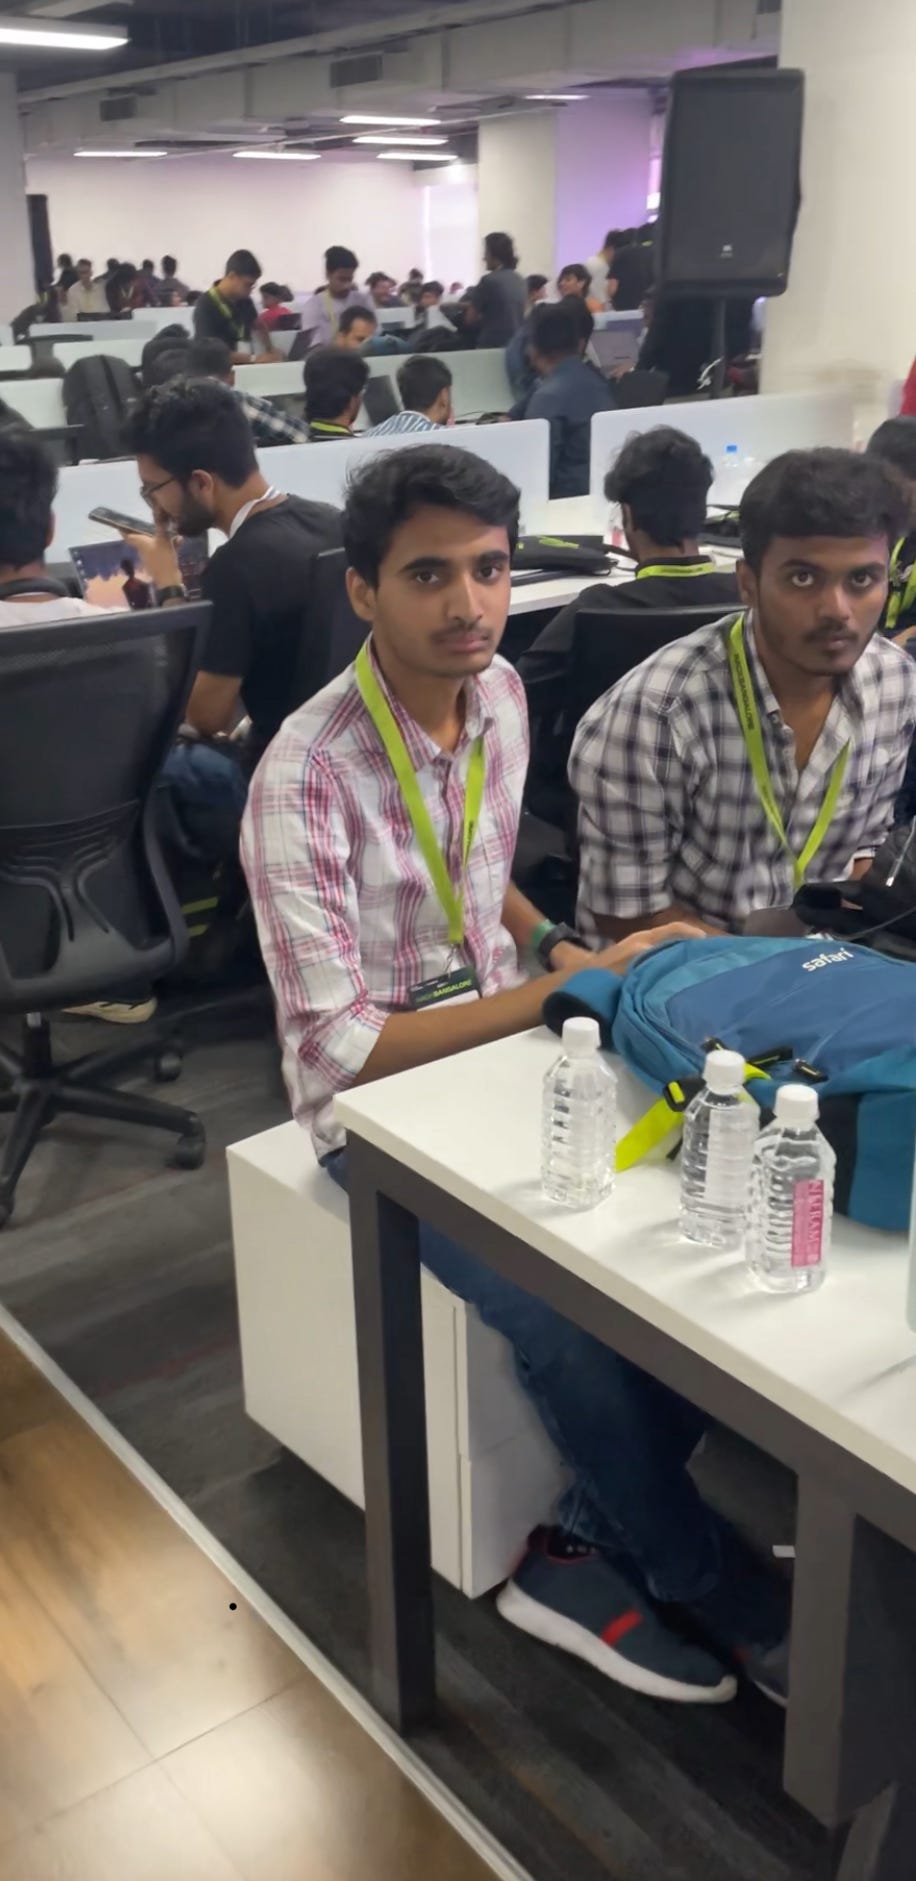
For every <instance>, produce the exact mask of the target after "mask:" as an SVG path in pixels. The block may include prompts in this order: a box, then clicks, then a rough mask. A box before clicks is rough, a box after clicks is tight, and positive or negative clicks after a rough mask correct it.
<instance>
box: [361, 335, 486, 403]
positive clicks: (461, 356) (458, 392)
mask: <svg viewBox="0 0 916 1881" xmlns="http://www.w3.org/2000/svg"><path fill="white" fill-rule="evenodd" d="M407 357H408V354H406V353H378V354H375V355H373V356H372V357H370V358H368V359H367V361H366V363H367V365H368V367H369V372H370V375H371V377H372V378H380V377H384V378H388V379H395V380H396V377H397V372H398V368H399V366H403V364H404V361H405V359H406V358H407ZM429 357H430V358H431V359H441V361H442V364H443V365H444V366H447V367H448V369H449V372H450V373H451V375H452V402H453V404H454V407H455V416H456V418H477V417H479V416H480V415H481V413H482V412H491V411H508V410H509V407H510V405H513V404H514V403H515V399H514V396H513V392H512V387H511V385H510V384H509V379H508V375H507V373H506V362H505V358H504V356H503V352H502V348H501V347H493V348H490V347H487V348H486V349H485V350H484V351H483V352H480V353H475V352H469V353H431V354H429Z"/></svg>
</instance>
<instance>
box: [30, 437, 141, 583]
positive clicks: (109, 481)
mask: <svg viewBox="0 0 916 1881" xmlns="http://www.w3.org/2000/svg"><path fill="white" fill-rule="evenodd" d="M99 504H104V506H105V508H106V509H118V510H120V511H121V513H122V515H125V516H136V518H137V520H138V521H139V520H140V518H141V517H149V519H150V525H151V523H152V518H151V517H150V512H149V510H148V509H147V507H146V504H145V503H144V501H143V498H142V496H141V495H140V473H139V471H138V470H137V465H136V460H135V459H134V458H133V457H124V458H118V459H117V461H116V462H114V463H109V464H76V465H74V466H73V467H72V468H68V469H64V470H62V471H61V473H60V481H59V484H58V490H57V496H56V498H55V502H54V542H53V544H52V547H51V549H50V551H49V556H48V559H49V561H52V562H64V561H66V559H67V550H68V549H77V548H80V547H81V545H82V544H83V543H84V542H114V541H115V540H116V537H115V535H114V533H113V531H112V530H111V529H105V528H104V527H103V526H102V524H101V523H94V522H90V521H89V511H90V510H91V509H95V508H96V507H97V505H99Z"/></svg>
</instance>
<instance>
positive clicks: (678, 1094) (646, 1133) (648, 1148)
mask: <svg viewBox="0 0 916 1881" xmlns="http://www.w3.org/2000/svg"><path fill="white" fill-rule="evenodd" d="M769 1075H770V1074H769V1072H768V1071H761V1069H760V1067H759V1065H747V1066H746V1067H745V1072H744V1078H745V1083H746V1084H750V1082H751V1080H752V1079H753V1078H768V1077H769ZM702 1082H703V1081H702V1078H699V1079H696V1080H692V1079H691V1080H687V1079H685V1080H684V1081H683V1082H682V1083H677V1082H676V1081H674V1080H672V1082H671V1083H670V1084H666V1085H665V1088H664V1090H663V1092H662V1094H661V1097H660V1098H659V1099H658V1100H657V1102H656V1103H654V1104H651V1105H650V1106H649V1109H648V1110H647V1111H646V1114H645V1116H644V1117H640V1119H639V1122H638V1123H634V1125H633V1128H632V1130H628V1131H627V1134H626V1136H624V1137H621V1139H620V1142H619V1143H618V1145H617V1154H616V1158H615V1167H616V1170H617V1173H618V1175H623V1173H624V1171H625V1170H627V1169H633V1168H635V1166H636V1164H637V1163H641V1162H644V1161H645V1159H646V1157H647V1156H648V1155H650V1154H651V1152H652V1150H654V1149H657V1148H658V1147H659V1144H661V1143H664V1141H665V1138H666V1137H669V1136H673V1135H674V1134H675V1132H676V1131H678V1130H680V1129H681V1127H682V1125H683V1121H684V1112H685V1110H686V1109H687V1105H688V1104H689V1102H690V1100H691V1098H692V1097H693V1096H694V1095H695V1093H696V1091H698V1090H700V1089H701V1088H702Z"/></svg>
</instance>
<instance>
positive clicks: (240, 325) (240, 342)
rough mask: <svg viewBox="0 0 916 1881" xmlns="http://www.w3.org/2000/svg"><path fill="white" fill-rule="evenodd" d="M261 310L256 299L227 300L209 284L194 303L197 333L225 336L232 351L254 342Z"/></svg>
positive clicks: (205, 336)
mask: <svg viewBox="0 0 916 1881" xmlns="http://www.w3.org/2000/svg"><path fill="white" fill-rule="evenodd" d="M258 317H259V316H258V310H257V308H256V306H255V304H254V301H253V300H234V301H232V302H229V301H224V300H223V297H222V295H221V294H219V293H218V292H217V290H216V289H215V288H212V287H210V288H208V289H207V292H206V294H201V297H200V299H199V300H198V301H195V303H194V333H195V337H196V338H197V339H199V340H222V341H223V342H224V344H225V345H226V346H228V347H229V349H230V351H231V352H233V353H237V352H238V350H239V347H240V346H247V345H248V344H249V343H250V340H251V335H252V331H253V328H254V326H255V323H256V321H257V320H258Z"/></svg>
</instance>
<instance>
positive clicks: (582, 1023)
mask: <svg viewBox="0 0 916 1881" xmlns="http://www.w3.org/2000/svg"><path fill="white" fill-rule="evenodd" d="M600 1044H601V1033H600V1031H599V1029H598V1021H597V1019H564V1021H563V1050H564V1051H565V1053H566V1055H567V1057H568V1058H588V1057H589V1055H590V1053H591V1052H596V1051H597V1050H598V1047H599V1045H600Z"/></svg>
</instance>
